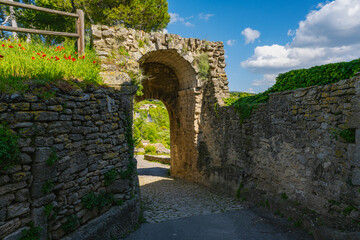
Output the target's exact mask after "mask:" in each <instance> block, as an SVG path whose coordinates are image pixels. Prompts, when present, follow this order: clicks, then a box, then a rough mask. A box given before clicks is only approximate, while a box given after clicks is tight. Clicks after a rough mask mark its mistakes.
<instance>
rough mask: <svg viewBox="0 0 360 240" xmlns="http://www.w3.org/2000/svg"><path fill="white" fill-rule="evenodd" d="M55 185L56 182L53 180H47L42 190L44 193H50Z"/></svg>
mask: <svg viewBox="0 0 360 240" xmlns="http://www.w3.org/2000/svg"><path fill="white" fill-rule="evenodd" d="M54 187H55V183H54V182H53V181H52V180H46V181H45V183H44V184H43V186H42V192H43V193H44V194H48V193H50V192H51V191H52V190H53V189H54Z"/></svg>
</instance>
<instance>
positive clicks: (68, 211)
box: [0, 87, 139, 239]
mask: <svg viewBox="0 0 360 240" xmlns="http://www.w3.org/2000/svg"><path fill="white" fill-rule="evenodd" d="M52 91H56V94H55V96H54V97H51V98H49V99H43V98H41V97H39V96H38V95H34V94H24V95H22V94H12V95H8V94H1V93H0V121H1V123H2V124H3V123H4V122H7V125H8V127H9V128H10V129H11V131H13V132H14V133H15V134H16V135H18V136H20V138H19V140H18V143H19V146H20V151H21V154H20V159H21V160H20V162H19V164H18V165H16V166H14V167H12V168H10V169H9V170H6V171H4V170H1V171H0V238H1V239H17V238H18V237H19V236H20V235H21V232H22V231H23V230H25V229H28V226H29V224H30V222H31V221H33V222H34V224H35V226H41V228H42V231H41V239H60V238H64V237H65V236H68V239H100V238H104V239H110V235H112V236H120V235H121V234H123V233H124V232H126V231H127V230H129V229H130V228H131V227H132V226H133V225H134V224H135V223H137V220H138V218H137V217H138V216H137V215H138V214H139V201H138V199H139V195H138V187H137V186H138V182H137V181H138V180H137V177H136V172H135V171H136V167H135V168H129V164H130V163H131V162H134V159H133V158H132V156H133V155H132V149H129V140H131V139H129V135H128V133H129V132H128V130H129V129H130V131H131V109H132V99H133V97H132V95H126V94H123V93H120V92H117V91H114V90H111V89H105V88H92V87H88V88H87V89H85V90H72V91H70V92H62V91H61V90H59V89H56V88H53V89H52ZM132 94H133V93H132ZM130 136H131V135H130ZM134 164H135V166H136V163H135V162H134ZM129 169H130V170H129ZM85 200H87V201H85ZM115 220H116V221H115ZM74 230H76V233H75V235H74V236H72V235H71V234H72V232H73V231H74ZM79 234H81V236H80V237H79V236H78V235H79ZM76 236H78V237H76Z"/></svg>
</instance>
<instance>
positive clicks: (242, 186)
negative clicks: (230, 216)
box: [236, 183, 244, 199]
mask: <svg viewBox="0 0 360 240" xmlns="http://www.w3.org/2000/svg"><path fill="white" fill-rule="evenodd" d="M243 188H244V184H243V183H240V185H239V188H238V189H237V190H236V198H237V199H240V197H241V190H242V189H243Z"/></svg>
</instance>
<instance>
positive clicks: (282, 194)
mask: <svg viewBox="0 0 360 240" xmlns="http://www.w3.org/2000/svg"><path fill="white" fill-rule="evenodd" d="M288 198H289V197H288V196H287V195H286V193H281V199H283V200H286V199H288Z"/></svg>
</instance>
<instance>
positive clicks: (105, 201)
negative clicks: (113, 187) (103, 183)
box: [81, 192, 114, 209]
mask: <svg viewBox="0 0 360 240" xmlns="http://www.w3.org/2000/svg"><path fill="white" fill-rule="evenodd" d="M113 201H114V195H113V194H112V193H107V192H100V193H98V194H96V193H94V192H91V193H88V194H87V195H85V196H84V197H83V198H82V199H81V204H82V206H83V207H84V208H86V209H93V208H95V207H97V208H102V207H105V206H108V205H111V204H112V203H113Z"/></svg>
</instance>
